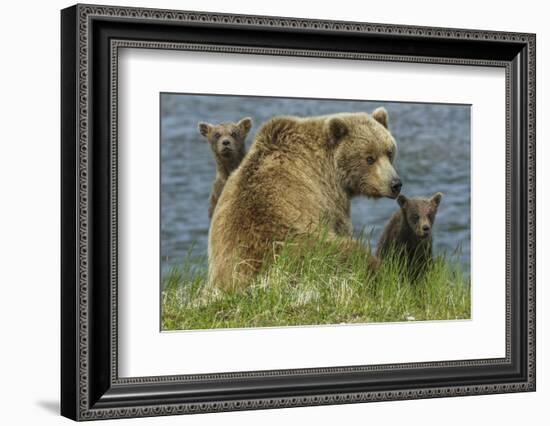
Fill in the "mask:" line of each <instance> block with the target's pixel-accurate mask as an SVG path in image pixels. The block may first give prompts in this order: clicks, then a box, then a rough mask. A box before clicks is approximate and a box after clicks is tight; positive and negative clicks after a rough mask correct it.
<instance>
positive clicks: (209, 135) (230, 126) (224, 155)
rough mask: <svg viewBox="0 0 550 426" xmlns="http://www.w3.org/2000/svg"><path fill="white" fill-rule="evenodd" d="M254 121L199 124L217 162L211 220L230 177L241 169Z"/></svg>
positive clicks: (246, 118)
mask: <svg viewBox="0 0 550 426" xmlns="http://www.w3.org/2000/svg"><path fill="white" fill-rule="evenodd" d="M251 127H252V119H250V118H249V117H245V118H243V119H241V120H240V121H239V122H237V123H233V122H227V123H220V124H210V123H204V122H202V123H199V132H200V134H201V135H202V136H204V137H205V138H206V140H207V141H208V143H209V144H210V148H211V149H212V153H213V154H214V159H215V161H216V178H215V179H214V183H213V184H212V190H211V191H210V199H209V202H210V205H209V207H208V217H209V218H210V219H211V218H212V214H213V213H214V209H215V208H216V204H217V203H218V200H219V198H220V195H221V193H222V190H223V188H224V186H225V183H226V182H227V179H228V178H229V175H230V174H231V173H232V172H233V171H234V170H235V169H236V168H237V167H239V164H241V161H242V159H243V158H244V155H245V139H246V136H247V135H248V132H249V131H250V129H251Z"/></svg>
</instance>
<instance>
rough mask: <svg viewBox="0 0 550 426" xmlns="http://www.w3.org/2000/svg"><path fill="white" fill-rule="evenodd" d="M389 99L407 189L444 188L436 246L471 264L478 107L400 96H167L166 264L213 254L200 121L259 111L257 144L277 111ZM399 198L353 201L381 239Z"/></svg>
mask: <svg viewBox="0 0 550 426" xmlns="http://www.w3.org/2000/svg"><path fill="white" fill-rule="evenodd" d="M379 106H384V107H385V108H386V109H387V110H388V113H389V118H390V130H391V132H392V134H393V135H394V137H395V140H396V141H397V146H398V155H397V159H396V162H395V167H396V169H397V171H398V173H399V175H400V176H401V179H402V180H403V189H402V193H403V194H404V195H406V196H428V195H431V194H433V193H435V192H437V191H441V192H442V193H443V194H444V195H443V200H442V202H441V205H440V207H439V211H438V213H437V218H436V223H435V227H434V253H436V254H438V253H447V254H452V253H455V252H456V250H457V248H460V251H459V259H460V262H461V264H462V266H463V269H464V271H465V272H466V273H469V269H470V107H469V106H465V105H447V104H419V103H398V102H366V101H332V100H308V99H288V98H287V99H284V98H261V97H240V96H204V95H184V94H162V95H161V260H162V262H161V265H162V271H163V272H167V271H168V270H169V269H170V268H171V267H174V266H178V265H181V263H182V261H183V259H184V258H185V257H186V256H187V254H188V252H189V250H190V249H191V248H193V254H194V255H198V256H203V255H206V253H207V243H208V225H209V220H208V196H209V194H210V187H211V184H212V181H213V179H214V175H215V170H216V169H215V165H214V160H213V157H212V153H211V151H210V148H209V146H208V145H207V142H206V141H205V139H204V138H203V137H202V136H201V135H200V134H199V132H198V130H197V123H198V122H199V121H207V122H210V123H217V122H222V121H237V120H239V119H240V118H242V117H245V116H249V117H252V119H253V122H254V126H253V127H252V130H251V132H250V134H249V136H248V138H247V147H249V146H250V143H251V142H252V139H253V136H254V134H255V132H256V130H257V129H258V127H259V125H260V124H261V123H263V122H264V121H265V120H267V119H268V118H270V117H273V116H275V115H301V116H310V115H322V114H329V113H336V112H354V111H366V112H372V111H373V110H374V109H375V108H376V107H379ZM396 209H397V203H396V202H395V200H390V199H380V200H370V199H366V198H362V197H361V198H357V199H355V200H353V202H352V211H351V216H352V222H353V226H354V229H355V230H361V229H364V230H365V231H366V232H372V235H373V238H374V239H373V241H377V240H378V237H379V236H380V233H381V231H382V229H383V227H384V225H385V223H386V221H387V220H388V219H389V217H390V216H391V214H392V213H393V212H394V211H395V210H396Z"/></svg>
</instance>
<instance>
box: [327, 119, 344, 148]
mask: <svg viewBox="0 0 550 426" xmlns="http://www.w3.org/2000/svg"><path fill="white" fill-rule="evenodd" d="M327 134H328V140H329V141H330V144H331V145H333V146H336V145H337V144H338V142H340V139H342V138H343V137H344V136H346V135H347V134H348V126H347V124H346V123H345V122H344V120H342V119H341V118H339V117H334V118H331V119H330V120H329V121H328V123H327Z"/></svg>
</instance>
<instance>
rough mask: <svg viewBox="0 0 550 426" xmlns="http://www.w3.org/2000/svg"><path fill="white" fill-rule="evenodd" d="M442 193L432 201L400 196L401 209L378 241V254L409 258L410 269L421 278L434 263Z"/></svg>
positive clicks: (433, 197)
mask: <svg viewBox="0 0 550 426" xmlns="http://www.w3.org/2000/svg"><path fill="white" fill-rule="evenodd" d="M442 196H443V194H442V193H441V192H437V193H435V194H434V195H433V196H432V197H430V198H407V197H405V196H404V195H399V197H397V203H398V204H399V209H398V210H397V211H396V212H395V213H394V214H393V215H392V217H391V218H390V220H389V221H388V223H387V224H386V227H385V228H384V231H383V232H382V236H381V237H380V240H379V242H378V247H377V250H376V255H377V256H378V257H379V258H380V259H381V260H382V261H383V259H384V257H386V256H387V255H388V254H389V253H393V254H394V255H397V256H401V255H402V256H405V257H406V266H407V267H409V268H412V269H411V272H413V275H417V274H418V273H419V272H420V271H421V270H422V269H423V268H424V267H425V266H426V265H427V264H428V263H429V262H431V260H432V240H433V238H432V227H433V224H434V221H435V215H436V213H437V209H438V207H439V203H440V202H441V197H442Z"/></svg>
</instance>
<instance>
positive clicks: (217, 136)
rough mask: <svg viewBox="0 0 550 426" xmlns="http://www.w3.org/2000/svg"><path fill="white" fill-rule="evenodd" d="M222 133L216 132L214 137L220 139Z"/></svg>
mask: <svg viewBox="0 0 550 426" xmlns="http://www.w3.org/2000/svg"><path fill="white" fill-rule="evenodd" d="M221 135H222V134H221V133H220V132H216V133H214V137H215V138H216V139H219V138H220V136H221Z"/></svg>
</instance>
